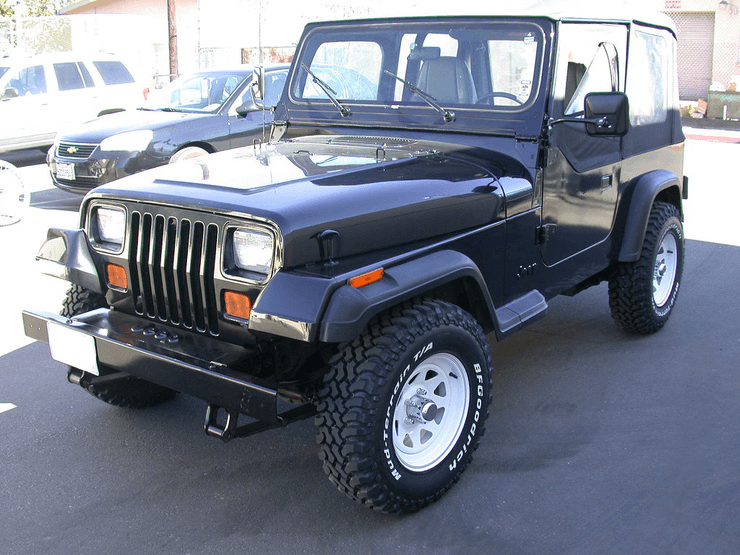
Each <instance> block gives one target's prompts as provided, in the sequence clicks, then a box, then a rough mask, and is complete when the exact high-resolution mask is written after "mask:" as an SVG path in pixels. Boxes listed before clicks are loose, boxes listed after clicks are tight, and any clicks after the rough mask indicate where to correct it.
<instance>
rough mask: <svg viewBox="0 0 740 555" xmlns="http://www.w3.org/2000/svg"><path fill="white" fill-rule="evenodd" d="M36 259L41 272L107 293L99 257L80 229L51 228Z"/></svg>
mask: <svg viewBox="0 0 740 555" xmlns="http://www.w3.org/2000/svg"><path fill="white" fill-rule="evenodd" d="M36 260H37V261H38V262H39V263H41V264H42V269H41V271H42V272H43V273H44V274H46V275H49V276H53V277H57V278H60V279H63V280H66V281H69V282H70V283H74V284H77V285H80V286H81V287H84V288H85V289H89V290H90V291H92V292H94V293H99V294H101V295H104V294H105V292H106V291H107V286H106V285H105V283H104V282H103V280H102V279H101V277H100V276H101V275H102V273H101V272H100V271H99V268H100V267H101V265H102V264H101V262H100V258H99V257H98V256H97V255H96V254H95V251H94V250H93V249H92V248H91V247H90V243H89V241H88V240H87V235H85V232H84V231H83V230H81V229H74V230H70V229H56V228H51V229H49V232H48V233H47V235H46V241H44V243H43V244H42V245H41V249H40V250H39V253H38V254H37V255H36Z"/></svg>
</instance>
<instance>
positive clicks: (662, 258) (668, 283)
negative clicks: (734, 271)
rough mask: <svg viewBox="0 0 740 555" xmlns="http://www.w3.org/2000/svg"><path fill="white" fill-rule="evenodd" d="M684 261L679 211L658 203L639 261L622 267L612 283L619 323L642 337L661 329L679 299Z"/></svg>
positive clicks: (613, 307)
mask: <svg viewBox="0 0 740 555" xmlns="http://www.w3.org/2000/svg"><path fill="white" fill-rule="evenodd" d="M683 262H684V237H683V226H682V225H681V217H680V214H679V212H678V209H677V208H676V207H675V206H673V205H672V204H667V203H664V202H656V203H655V205H654V206H653V208H652V210H651V212H650V219H649V221H648V226H647V230H646V232H645V240H644V242H643V246H642V252H641V254H640V258H639V259H638V260H637V261H635V262H629V263H622V264H620V265H619V266H618V267H617V269H616V271H615V273H614V275H613V276H612V278H611V279H610V280H609V306H610V308H611V312H612V317H613V318H614V320H615V321H616V322H617V324H619V325H620V326H621V327H623V328H624V329H626V330H628V331H632V332H635V333H642V334H649V333H654V332H656V331H658V330H659V329H660V328H662V327H663V326H664V325H665V323H666V322H667V321H668V318H669V317H670V315H671V312H672V311H673V306H674V304H675V302H676V297H677V296H678V290H679V287H680V285H681V276H682V274H683Z"/></svg>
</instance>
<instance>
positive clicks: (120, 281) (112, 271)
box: [105, 264, 128, 289]
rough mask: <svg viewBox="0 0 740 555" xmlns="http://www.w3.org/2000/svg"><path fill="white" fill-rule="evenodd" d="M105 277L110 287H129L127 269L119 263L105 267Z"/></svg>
mask: <svg viewBox="0 0 740 555" xmlns="http://www.w3.org/2000/svg"><path fill="white" fill-rule="evenodd" d="M105 277H106V280H107V281H108V286H109V287H115V288H117V289H128V278H127V277H126V270H125V269H124V268H123V267H122V266H118V265H117V264H108V265H106V267H105Z"/></svg>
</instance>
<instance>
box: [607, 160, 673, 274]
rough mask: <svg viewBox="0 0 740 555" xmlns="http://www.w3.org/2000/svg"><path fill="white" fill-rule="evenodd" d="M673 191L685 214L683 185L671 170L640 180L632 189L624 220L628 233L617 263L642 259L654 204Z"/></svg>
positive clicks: (651, 173)
mask: <svg viewBox="0 0 740 555" xmlns="http://www.w3.org/2000/svg"><path fill="white" fill-rule="evenodd" d="M673 187H675V188H676V190H677V194H676V196H675V199H676V202H678V206H677V207H678V209H679V211H680V212H681V214H683V208H682V206H681V194H680V190H681V181H680V179H679V178H678V177H677V176H676V175H675V174H674V173H672V172H669V171H667V170H655V171H651V172H649V173H646V174H644V175H642V176H640V177H639V178H637V180H636V181H635V183H634V185H633V186H632V187H631V192H630V195H629V198H627V199H625V204H627V206H626V214H625V215H624V216H623V218H624V225H623V226H622V228H623V229H624V232H623V234H622V241H621V243H620V245H619V247H618V251H617V257H616V260H617V261H619V262H634V261H635V260H637V259H638V258H640V253H641V252H642V244H643V242H644V240H645V231H646V230H647V225H648V219H649V218H650V210H651V209H652V207H653V203H654V202H655V199H656V198H657V197H658V195H659V194H660V193H662V192H663V191H667V190H668V189H671V188H673Z"/></svg>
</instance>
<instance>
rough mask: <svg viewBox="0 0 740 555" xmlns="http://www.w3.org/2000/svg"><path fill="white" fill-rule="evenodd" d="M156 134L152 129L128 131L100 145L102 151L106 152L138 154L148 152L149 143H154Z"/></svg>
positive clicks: (107, 139)
mask: <svg viewBox="0 0 740 555" xmlns="http://www.w3.org/2000/svg"><path fill="white" fill-rule="evenodd" d="M153 137H154V133H152V131H151V130H150V129H141V130H139V131H127V132H126V133H119V134H118V135H112V136H110V137H108V138H106V139H103V140H102V142H101V143H100V150H102V151H105V152H111V151H124V152H136V151H142V150H146V147H148V146H149V143H150V142H152V138H153Z"/></svg>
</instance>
